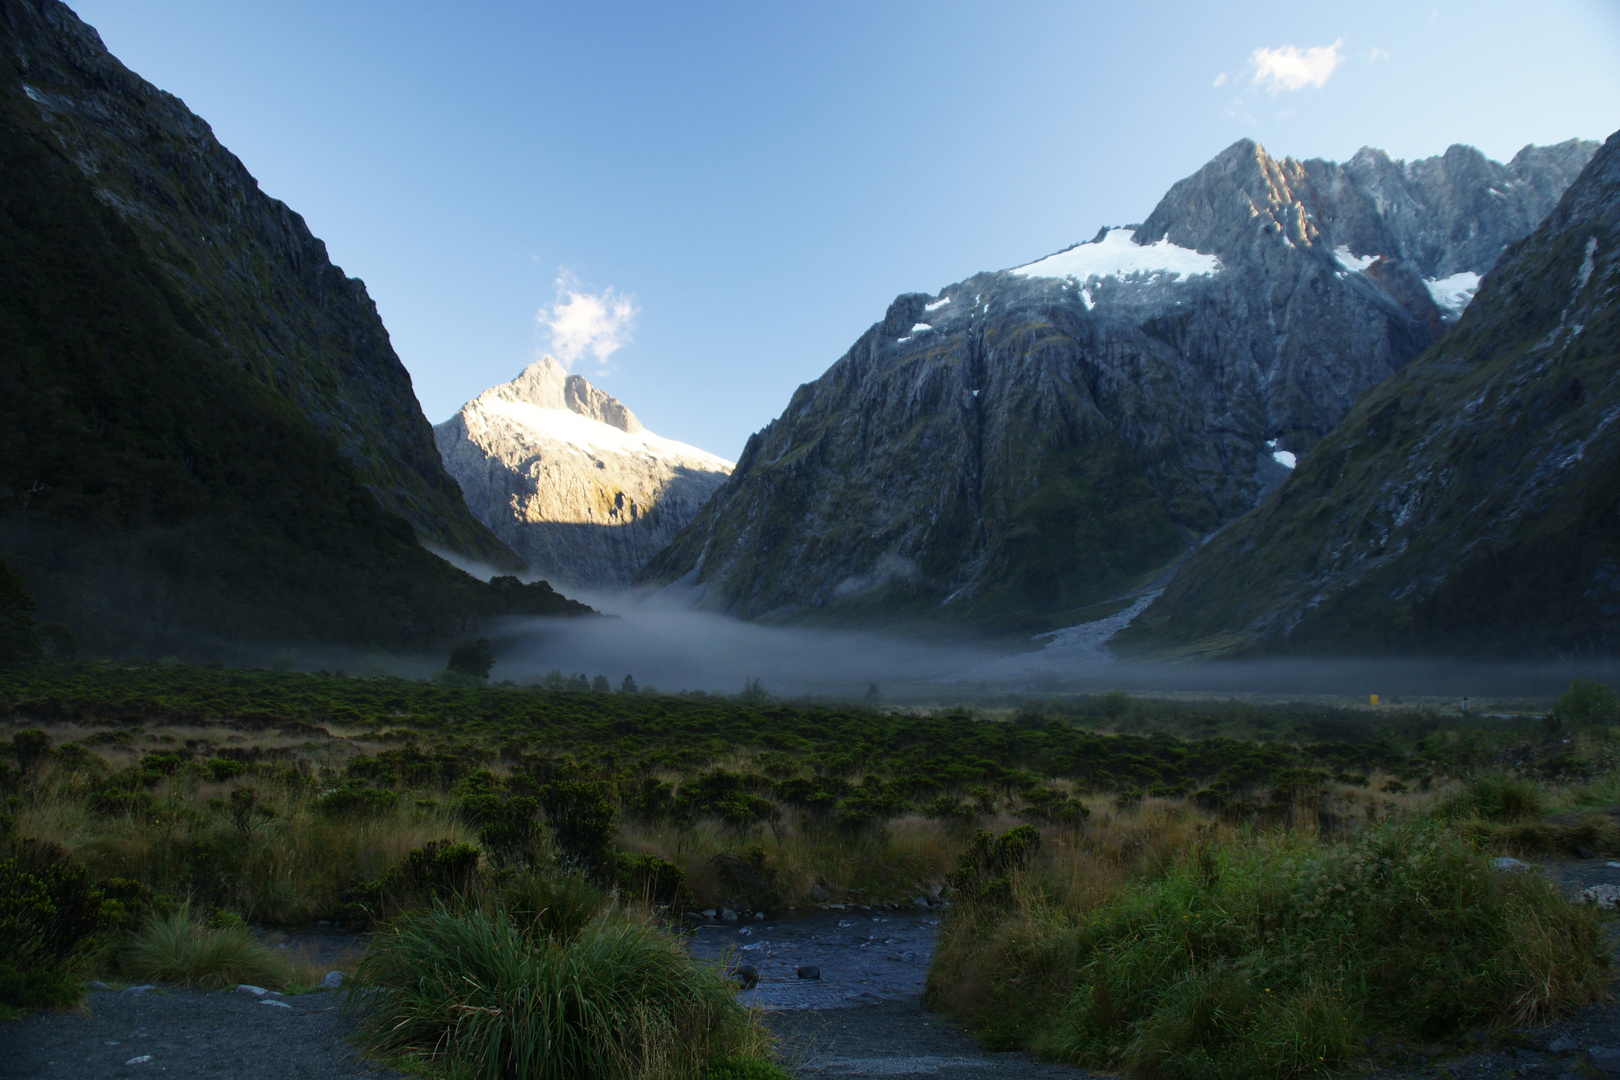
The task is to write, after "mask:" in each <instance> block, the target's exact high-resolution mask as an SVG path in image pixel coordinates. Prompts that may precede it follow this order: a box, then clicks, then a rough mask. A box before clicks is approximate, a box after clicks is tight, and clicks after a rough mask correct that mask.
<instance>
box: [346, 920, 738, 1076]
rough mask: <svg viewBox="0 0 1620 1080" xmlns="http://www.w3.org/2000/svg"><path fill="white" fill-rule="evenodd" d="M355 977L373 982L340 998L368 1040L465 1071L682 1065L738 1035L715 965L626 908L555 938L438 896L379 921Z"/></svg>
mask: <svg viewBox="0 0 1620 1080" xmlns="http://www.w3.org/2000/svg"><path fill="white" fill-rule="evenodd" d="M355 983H356V985H357V986H358V987H360V988H362V989H363V990H373V991H375V992H374V993H369V994H368V993H358V994H353V995H351V996H350V997H349V998H348V1007H349V1008H350V1009H352V1010H354V1011H355V1013H357V1014H358V1015H357V1020H358V1029H359V1030H358V1037H359V1038H360V1040H361V1041H362V1043H363V1044H364V1045H365V1046H366V1047H367V1048H368V1049H369V1050H371V1051H373V1052H376V1053H380V1054H383V1055H388V1056H399V1057H405V1058H412V1059H416V1060H418V1061H423V1062H431V1063H432V1064H433V1065H434V1066H436V1067H438V1068H442V1069H444V1070H445V1071H446V1072H451V1073H455V1074H457V1075H459V1076H465V1077H469V1078H474V1077H476V1078H487V1080H506V1078H515V1077H523V1078H525V1080H529V1078H532V1080H593V1078H597V1077H625V1076H630V1077H635V1076H641V1077H649V1078H650V1077H654V1076H665V1075H670V1074H674V1075H680V1074H682V1073H686V1074H690V1073H694V1072H698V1071H699V1070H700V1069H701V1068H702V1066H703V1065H704V1064H706V1063H707V1062H708V1061H709V1060H712V1059H721V1060H724V1059H726V1058H728V1057H730V1056H731V1055H732V1052H733V1051H734V1049H736V1048H737V1046H738V1044H739V1043H741V1042H743V1041H744V1040H745V1039H746V1038H747V1035H748V1019H747V1016H746V1014H745V1013H744V1012H743V1010H742V1009H741V1008H740V1007H739V1006H738V1005H737V1003H736V1001H735V999H734V997H733V991H732V988H731V986H730V985H729V984H728V983H727V982H726V981H725V979H724V978H723V977H722V976H721V975H720V974H719V972H718V971H716V970H715V969H714V968H712V967H708V966H705V965H700V964H698V963H696V962H695V961H693V960H692V958H691V957H689V956H688V955H687V954H686V953H685V952H684V951H683V950H682V948H681V946H680V944H679V943H678V942H677V941H676V940H675V939H673V938H670V937H667V936H665V935H663V934H660V933H659V932H658V931H656V930H655V929H653V928H652V927H650V926H648V925H645V924H642V923H638V922H632V921H629V920H627V919H625V918H623V917H622V916H619V917H610V918H599V919H596V920H594V921H592V922H590V923H589V924H587V925H586V926H585V927H584V928H583V929H582V930H581V931H580V932H579V933H578V934H576V935H575V936H574V937H573V938H571V939H569V940H568V941H567V942H558V941H555V940H553V939H551V938H549V937H546V936H531V935H528V934H525V933H524V931H523V930H522V928H521V927H519V925H518V924H517V923H516V922H515V921H514V920H513V919H512V918H511V917H510V916H508V915H507V914H506V913H505V912H503V911H494V912H489V911H484V910H479V909H464V910H460V911H452V910H450V909H448V908H445V907H442V906H436V907H434V908H432V909H430V910H427V911H422V912H419V913H417V914H415V915H412V916H408V917H406V918H404V919H402V920H400V921H399V922H397V923H396V924H395V925H394V926H392V927H391V928H390V931H389V932H388V933H387V934H382V935H379V936H378V938H377V939H376V940H375V941H374V942H373V943H372V946H371V948H370V949H369V950H368V951H367V952H366V954H365V955H364V956H363V957H361V959H360V963H359V965H358V967H357V968H356V971H355Z"/></svg>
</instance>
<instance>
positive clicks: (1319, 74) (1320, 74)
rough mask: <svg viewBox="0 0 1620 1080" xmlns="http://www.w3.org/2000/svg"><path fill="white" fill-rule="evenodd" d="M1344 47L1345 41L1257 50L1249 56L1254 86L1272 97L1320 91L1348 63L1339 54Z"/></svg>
mask: <svg viewBox="0 0 1620 1080" xmlns="http://www.w3.org/2000/svg"><path fill="white" fill-rule="evenodd" d="M1343 44H1344V39H1343V38H1340V39H1339V40H1338V41H1335V42H1334V43H1333V44H1331V45H1314V46H1312V47H1311V48H1308V49H1301V48H1300V47H1299V46H1297V45H1284V46H1282V47H1281V48H1277V49H1265V48H1261V49H1256V50H1254V52H1252V53H1250V54H1249V69H1250V70H1251V71H1253V72H1254V84H1255V85H1256V86H1258V87H1260V88H1261V89H1263V90H1265V91H1266V92H1267V93H1270V94H1278V93H1280V92H1282V91H1284V90H1303V89H1305V88H1306V87H1307V86H1315V87H1317V88H1320V87H1321V86H1323V85H1324V84H1325V83H1326V82H1327V81H1328V77H1329V76H1331V75H1332V74H1333V69H1334V68H1336V67H1338V66H1339V65H1340V64H1341V63H1343V62H1344V54H1343V53H1341V52H1339V46H1341V45H1343Z"/></svg>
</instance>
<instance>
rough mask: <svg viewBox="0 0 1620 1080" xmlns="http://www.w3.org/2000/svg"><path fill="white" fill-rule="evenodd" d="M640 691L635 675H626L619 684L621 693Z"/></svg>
mask: <svg viewBox="0 0 1620 1080" xmlns="http://www.w3.org/2000/svg"><path fill="white" fill-rule="evenodd" d="M639 691H640V687H638V686H636V677H635V676H634V675H626V676H625V677H624V682H622V683H620V684H619V693H621V694H634V693H638V692H639Z"/></svg>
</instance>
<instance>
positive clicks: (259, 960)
mask: <svg viewBox="0 0 1620 1080" xmlns="http://www.w3.org/2000/svg"><path fill="white" fill-rule="evenodd" d="M119 967H120V968H121V969H122V970H123V971H124V973H125V974H127V975H129V976H131V977H133V978H136V979H147V980H151V981H152V982H161V983H174V984H179V985H182V986H198V987H202V988H203V989H205V990H223V989H225V988H227V987H231V986H235V985H237V984H238V983H250V984H253V985H255V986H263V987H267V988H269V989H282V988H284V987H286V986H287V985H288V984H289V983H290V982H291V981H292V979H293V977H294V974H295V968H294V966H293V964H292V963H291V962H290V961H289V960H287V959H286V958H284V957H282V956H279V955H277V954H276V953H275V952H273V951H272V950H270V949H267V948H265V947H264V946H262V945H260V944H259V943H258V942H256V941H254V940H253V935H252V934H251V933H249V932H248V930H247V928H246V927H245V926H226V927H217V928H216V927H208V926H204V925H203V924H202V923H200V922H199V921H198V920H197V919H196V918H195V916H194V915H193V914H192V911H191V907H190V905H182V906H180V907H179V908H177V909H175V910H174V911H172V912H170V913H169V914H167V915H163V916H155V917H153V918H152V919H150V920H149V921H148V922H147V923H146V925H145V926H144V927H142V928H141V929H140V930H139V931H138V932H137V933H135V935H134V936H133V937H132V938H131V939H130V940H129V943H128V944H127V945H125V947H124V949H123V952H122V953H121V954H120V956H119Z"/></svg>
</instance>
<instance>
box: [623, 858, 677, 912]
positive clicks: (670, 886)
mask: <svg viewBox="0 0 1620 1080" xmlns="http://www.w3.org/2000/svg"><path fill="white" fill-rule="evenodd" d="M614 876H615V877H616V878H617V879H618V882H619V884H620V886H622V887H623V889H624V891H625V893H626V894H627V895H629V896H632V897H635V898H637V899H641V900H646V901H647V902H648V903H651V904H657V905H658V906H660V907H666V908H669V909H670V910H672V911H684V910H686V909H687V908H689V907H691V906H692V904H693V899H692V893H691V890H690V889H688V888H687V887H686V871H685V870H684V869H682V868H681V867H679V866H677V865H676V864H675V863H672V862H670V861H669V860H668V859H664V858H660V857H659V856H657V855H650V854H646V853H643V852H624V851H621V852H618V853H617V854H616V855H615V856H614Z"/></svg>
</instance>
